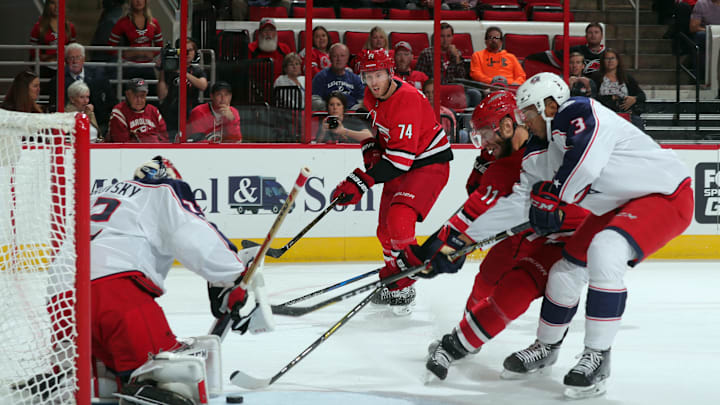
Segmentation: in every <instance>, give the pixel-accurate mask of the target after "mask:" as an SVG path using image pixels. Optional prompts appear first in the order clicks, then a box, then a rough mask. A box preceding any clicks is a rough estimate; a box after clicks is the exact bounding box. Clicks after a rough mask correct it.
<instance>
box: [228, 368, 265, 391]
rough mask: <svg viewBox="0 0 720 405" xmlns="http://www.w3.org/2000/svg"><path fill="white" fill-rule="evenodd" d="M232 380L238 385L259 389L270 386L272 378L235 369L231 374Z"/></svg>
mask: <svg viewBox="0 0 720 405" xmlns="http://www.w3.org/2000/svg"><path fill="white" fill-rule="evenodd" d="M230 382H231V383H233V384H235V385H237V386H238V387H242V388H246V389H249V390H257V389H260V388H265V387H268V386H269V385H270V378H255V377H253V376H251V375H248V374H245V373H243V372H242V371H240V370H235V371H233V373H232V375H230Z"/></svg>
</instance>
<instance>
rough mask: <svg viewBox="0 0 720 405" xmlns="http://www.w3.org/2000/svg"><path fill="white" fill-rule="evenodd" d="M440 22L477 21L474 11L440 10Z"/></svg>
mask: <svg viewBox="0 0 720 405" xmlns="http://www.w3.org/2000/svg"><path fill="white" fill-rule="evenodd" d="M440 19H441V20H477V19H478V17H477V13H476V12H475V10H440Z"/></svg>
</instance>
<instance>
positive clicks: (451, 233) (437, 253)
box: [418, 225, 467, 278]
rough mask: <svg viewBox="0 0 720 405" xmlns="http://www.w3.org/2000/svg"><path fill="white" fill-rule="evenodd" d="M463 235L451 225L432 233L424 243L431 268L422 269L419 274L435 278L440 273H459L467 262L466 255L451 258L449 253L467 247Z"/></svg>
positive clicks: (423, 247) (423, 246)
mask: <svg viewBox="0 0 720 405" xmlns="http://www.w3.org/2000/svg"><path fill="white" fill-rule="evenodd" d="M461 235H462V234H461V233H460V231H458V230H457V229H455V228H453V227H452V226H450V225H445V226H443V227H442V228H440V230H439V231H437V232H435V233H434V234H432V235H431V236H430V237H429V238H428V240H426V241H425V243H423V245H422V249H423V251H424V252H425V256H426V257H428V258H430V269H429V271H425V272H422V271H421V272H420V273H418V276H420V277H424V278H433V277H435V276H437V275H438V274H440V273H457V272H458V270H460V268H461V267H462V266H463V264H465V256H464V255H463V256H460V257H459V258H457V259H455V260H450V257H448V254H450V253H453V252H455V251H456V250H459V249H462V248H463V247H465V245H466V244H467V242H465V241H464V240H463V239H461V238H460V236H461ZM448 248H449V249H448Z"/></svg>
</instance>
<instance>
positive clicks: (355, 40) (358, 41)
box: [343, 31, 370, 55]
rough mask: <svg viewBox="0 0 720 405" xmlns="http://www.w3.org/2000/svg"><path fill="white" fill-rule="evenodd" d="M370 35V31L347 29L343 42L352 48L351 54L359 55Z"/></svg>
mask: <svg viewBox="0 0 720 405" xmlns="http://www.w3.org/2000/svg"><path fill="white" fill-rule="evenodd" d="M369 35H370V33H369V32H358V31H345V36H344V37H343V43H344V44H345V45H347V47H348V49H350V55H357V54H359V53H360V50H361V49H362V48H363V46H365V42H366V41H367V39H368V36H369Z"/></svg>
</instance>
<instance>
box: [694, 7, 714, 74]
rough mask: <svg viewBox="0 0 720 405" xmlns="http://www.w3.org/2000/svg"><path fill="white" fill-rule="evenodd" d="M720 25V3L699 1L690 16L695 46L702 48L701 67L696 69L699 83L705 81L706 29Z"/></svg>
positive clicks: (699, 50)
mask: <svg viewBox="0 0 720 405" xmlns="http://www.w3.org/2000/svg"><path fill="white" fill-rule="evenodd" d="M717 24H720V1H719V0H698V2H697V3H696V4H695V7H693V9H692V14H691V15H690V33H691V34H693V38H694V39H695V44H696V45H697V46H698V47H699V48H700V49H698V52H699V53H700V61H699V63H700V66H697V67H696V72H697V77H698V81H700V82H701V83H702V82H704V80H705V42H706V39H705V36H706V31H705V27H706V26H707V25H717Z"/></svg>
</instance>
